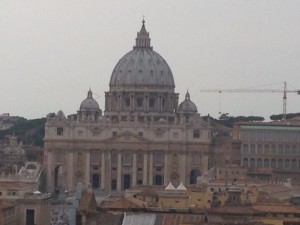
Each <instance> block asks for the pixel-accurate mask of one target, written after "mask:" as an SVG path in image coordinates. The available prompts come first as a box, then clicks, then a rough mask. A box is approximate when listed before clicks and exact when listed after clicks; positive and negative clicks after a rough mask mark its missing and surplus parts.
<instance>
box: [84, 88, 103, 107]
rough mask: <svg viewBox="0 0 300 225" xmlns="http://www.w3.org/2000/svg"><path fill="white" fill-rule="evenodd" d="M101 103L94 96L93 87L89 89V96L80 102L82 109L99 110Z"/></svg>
mask: <svg viewBox="0 0 300 225" xmlns="http://www.w3.org/2000/svg"><path fill="white" fill-rule="evenodd" d="M99 110H100V109H99V104H98V102H97V101H96V100H95V99H94V98H93V93H92V91H91V89H90V90H89V91H88V95H87V98H86V99H84V100H83V101H82V102H81V104H80V111H99Z"/></svg>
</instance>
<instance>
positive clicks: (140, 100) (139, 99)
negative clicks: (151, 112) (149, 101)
mask: <svg viewBox="0 0 300 225" xmlns="http://www.w3.org/2000/svg"><path fill="white" fill-rule="evenodd" d="M136 105H137V107H142V106H143V99H142V98H138V99H137V100H136Z"/></svg>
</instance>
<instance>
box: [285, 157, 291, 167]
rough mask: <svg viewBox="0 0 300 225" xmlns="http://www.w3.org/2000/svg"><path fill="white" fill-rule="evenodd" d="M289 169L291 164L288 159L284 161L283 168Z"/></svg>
mask: <svg viewBox="0 0 300 225" xmlns="http://www.w3.org/2000/svg"><path fill="white" fill-rule="evenodd" d="M290 167H291V162H290V160H289V159H285V161H284V168H286V169H289V168H290Z"/></svg>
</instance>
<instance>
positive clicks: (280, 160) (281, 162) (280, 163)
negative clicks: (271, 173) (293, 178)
mask: <svg viewBox="0 0 300 225" xmlns="http://www.w3.org/2000/svg"><path fill="white" fill-rule="evenodd" d="M278 168H279V169H282V168H283V160H282V159H278Z"/></svg>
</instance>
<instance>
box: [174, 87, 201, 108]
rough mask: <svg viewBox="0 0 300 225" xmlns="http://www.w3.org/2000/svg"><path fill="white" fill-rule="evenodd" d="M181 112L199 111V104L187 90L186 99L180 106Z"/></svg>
mask: <svg viewBox="0 0 300 225" xmlns="http://www.w3.org/2000/svg"><path fill="white" fill-rule="evenodd" d="M178 112H179V113H197V112H198V110H197V106H196V105H195V103H194V102H192V101H191V98H190V94H189V92H188V91H187V92H186V94H185V100H184V101H183V102H181V103H180V105H179V106H178Z"/></svg>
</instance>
